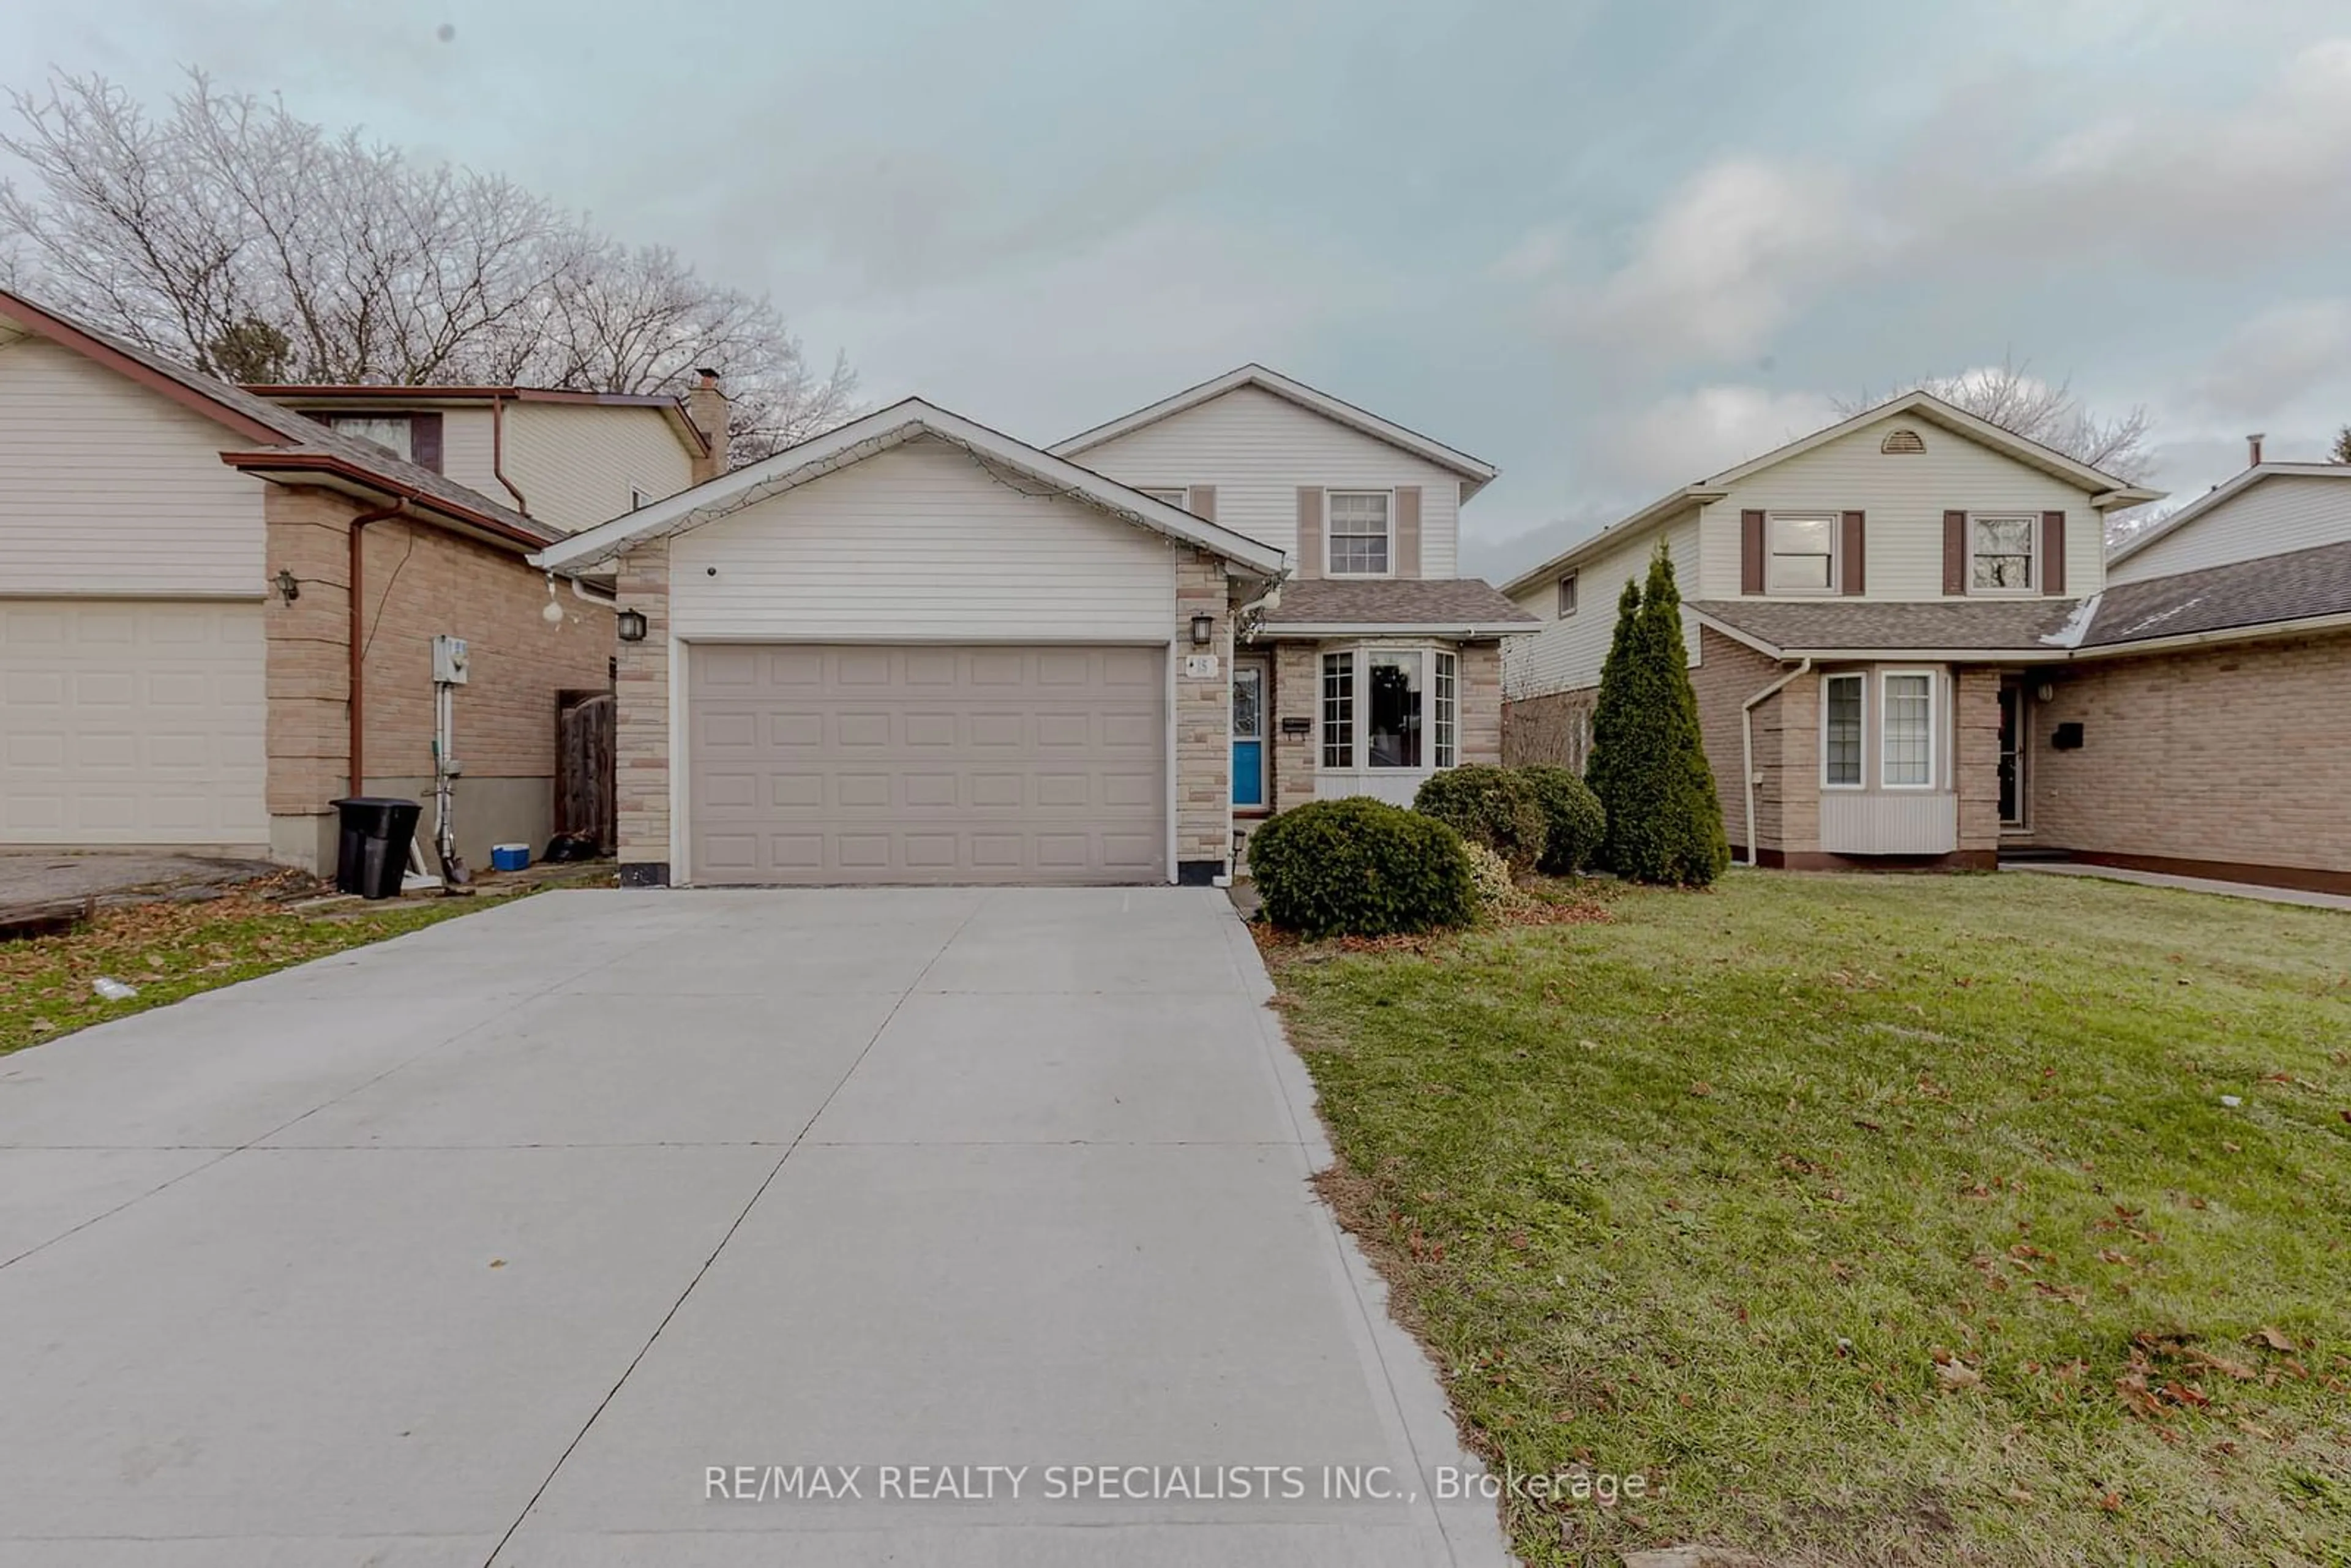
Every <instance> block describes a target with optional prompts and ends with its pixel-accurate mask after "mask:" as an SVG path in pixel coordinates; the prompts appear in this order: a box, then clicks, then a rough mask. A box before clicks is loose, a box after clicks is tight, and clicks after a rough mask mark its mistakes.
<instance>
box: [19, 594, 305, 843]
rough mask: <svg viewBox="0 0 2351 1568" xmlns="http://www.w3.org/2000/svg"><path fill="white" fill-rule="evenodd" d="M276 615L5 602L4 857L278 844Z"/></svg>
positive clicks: (143, 604) (235, 608) (211, 606)
mask: <svg viewBox="0 0 2351 1568" xmlns="http://www.w3.org/2000/svg"><path fill="white" fill-rule="evenodd" d="M265 659H266V653H265V649H264V643H263V638H262V607H261V606H260V605H259V604H235V603H223V602H220V601H210V602H206V601H196V602H193V603H192V602H186V601H182V602H177V603H174V602H170V601H156V600H16V601H13V602H11V601H0V844H11V845H25V844H57V845H90V844H141V845H172V844H190V845H204V846H211V847H224V846H243V847H246V848H251V849H256V850H257V849H259V848H261V847H262V846H265V845H266V844H267V843H268V842H269V819H268V815H267V811H266V806H265V803H264V796H263V781H264V777H265V775H266V770H267V763H266V753H265V747H264V739H265V735H266V727H267V704H266V699H265V696H264V685H265V683H264V663H265Z"/></svg>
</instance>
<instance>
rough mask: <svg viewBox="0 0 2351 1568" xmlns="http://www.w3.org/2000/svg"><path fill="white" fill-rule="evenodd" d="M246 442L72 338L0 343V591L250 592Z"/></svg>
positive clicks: (258, 569) (250, 494)
mask: <svg viewBox="0 0 2351 1568" xmlns="http://www.w3.org/2000/svg"><path fill="white" fill-rule="evenodd" d="M255 444H256V443H255V442H253V441H251V440H250V439H248V438H246V437H245V436H242V435H239V434H236V432H235V431H233V430H231V429H229V428H228V427H227V426H225V425H223V424H219V423H214V421H212V420H209V419H206V418H204V416H203V415H201V414H198V413H193V412H192V411H190V410H188V409H185V408H183V407H181V406H180V405H179V404H177V403H175V402H172V401H171V400H170V399H168V398H165V397H164V396H162V394H161V393H159V392H151V391H149V390H148V389H147V388H145V387H143V386H141V385H140V384H139V383H137V382H133V381H131V380H130V379H129V378H127V377H125V376H121V375H119V374H117V373H116V372H114V371H110V370H108V369H106V368H105V367H103V366H101V365H99V364H97V363H95V362H93V361H89V360H88V359H85V358H83V357H82V356H81V355H79V354H78V353H76V352H74V351H73V350H70V349H65V348H60V347H58V346H57V344H54V343H50V342H47V341H45V340H40V339H37V338H26V339H22V340H18V341H16V342H15V343H12V344H8V345H7V346H5V347H0V594H8V593H15V594H24V593H87V594H224V595H249V596H250V597H252V598H254V599H256V600H258V599H259V598H260V597H261V594H262V590H263V579H264V577H265V576H266V569H265V566H264V564H263V561H262V524H261V490H262V482H261V481H260V480H258V479H254V478H250V477H248V476H246V475H243V474H239V473H237V472H236V471H235V469H233V468H230V467H228V466H226V465H224V464H223V463H222V462H221V460H220V455H221V454H222V453H223V452H226V451H235V450H238V449H240V448H246V447H250V446H253V445H255Z"/></svg>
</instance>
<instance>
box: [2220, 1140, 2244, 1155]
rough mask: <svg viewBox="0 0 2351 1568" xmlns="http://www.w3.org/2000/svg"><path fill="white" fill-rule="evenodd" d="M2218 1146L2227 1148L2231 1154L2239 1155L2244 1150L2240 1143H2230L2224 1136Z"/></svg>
mask: <svg viewBox="0 0 2351 1568" xmlns="http://www.w3.org/2000/svg"><path fill="white" fill-rule="evenodd" d="M2220 1146H2221V1147H2222V1148H2224V1149H2226V1150H2228V1151H2229V1152H2230V1153H2231V1154H2232V1155H2241V1154H2243V1153H2244V1152H2245V1151H2244V1148H2243V1147H2242V1145H2237V1144H2232V1143H2231V1142H2229V1140H2228V1139H2226V1138H2223V1139H2221V1140H2220Z"/></svg>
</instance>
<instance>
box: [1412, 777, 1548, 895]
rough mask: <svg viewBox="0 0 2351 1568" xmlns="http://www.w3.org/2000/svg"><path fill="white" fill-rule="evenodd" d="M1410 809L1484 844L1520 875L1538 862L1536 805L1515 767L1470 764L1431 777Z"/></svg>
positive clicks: (1540, 829)
mask: <svg viewBox="0 0 2351 1568" xmlns="http://www.w3.org/2000/svg"><path fill="white" fill-rule="evenodd" d="M1412 809H1413V810H1416V811H1418V812H1419V813H1421V815H1423V816H1425V817H1434V818H1436V819H1437V821H1440V822H1443V823H1445V824H1446V825H1447V827H1449V828H1451V829H1452V830H1453V831H1455V832H1457V833H1459V834H1460V835H1461V836H1462V837H1463V838H1465V839H1468V841H1470V842H1472V843H1477V844H1483V845H1485V846H1486V847H1487V848H1488V849H1489V850H1491V851H1493V852H1495V853H1496V854H1498V855H1499V856H1501V857H1502V858H1503V859H1504V860H1505V861H1507V862H1510V870H1511V871H1513V872H1515V873H1520V874H1521V875H1523V874H1524V873H1528V872H1531V871H1532V870H1534V869H1535V862H1538V861H1540V860H1541V859H1542V852H1543V834H1544V833H1545V831H1547V824H1546V823H1545V821H1544V820H1543V809H1542V802H1541V801H1540V800H1537V799H1536V798H1535V789H1534V786H1533V785H1531V784H1530V783H1528V782H1527V780H1526V779H1525V778H1524V777H1523V776H1522V775H1521V774H1520V772H1519V771H1518V770H1517V769H1515V768H1493V767H1489V766H1488V765H1486V764H1484V763H1477V762H1473V763H1470V764H1469V765H1468V766H1467V767H1462V768H1446V769H1445V770H1444V771H1443V772H1441V773H1432V774H1430V775H1429V776H1428V780H1427V782H1426V783H1425V784H1423V785H1421V787H1420V793H1419V794H1417V795H1416V796H1414V797H1413V799H1412Z"/></svg>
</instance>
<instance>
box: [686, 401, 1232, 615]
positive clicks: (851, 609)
mask: <svg viewBox="0 0 2351 1568" xmlns="http://www.w3.org/2000/svg"><path fill="white" fill-rule="evenodd" d="M1219 505H1220V506H1221V497H1220V501H1219ZM1174 604H1175V557H1174V553H1173V551H1172V550H1171V549H1170V548H1169V546H1168V544H1167V541H1166V540H1165V538H1162V537H1161V536H1159V535H1157V534H1155V533H1153V532H1151V531H1150V530H1148V529H1146V528H1141V527H1139V526H1137V525H1134V524H1131V523H1124V522H1121V521H1119V520H1118V519H1117V518H1114V517H1108V516H1106V515H1104V514H1103V513H1101V512H1098V511H1096V510H1094V509H1093V508H1092V507H1088V506H1085V505H1083V504H1081V503H1080V502H1076V501H1071V500H1067V499H1063V498H1061V497H1051V496H1030V495H1025V494H1023V493H1021V491H1020V490H1019V489H1017V488H1015V487H1014V486H1012V485H1011V484H1009V483H998V481H997V480H995V479H993V478H991V477H990V476H988V475H987V472H986V471H984V470H983V469H982V468H981V467H980V466H979V465H978V464H977V463H976V462H975V461H973V460H972V458H971V457H970V456H969V455H967V454H965V453H963V452H961V451H959V450H958V449H956V448H955V447H953V446H950V445H948V444H946V443H945V442H940V441H933V440H917V441H912V442H908V443H906V444H904V445H901V446H897V447H893V448H892V449H891V450H889V451H886V452H883V453H879V454H877V455H874V456H872V457H869V458H867V459H865V460H864V461H863V462H861V463H857V464H854V465H851V466H850V467H847V468H843V469H841V470H839V471H837V472H835V473H832V474H829V475H826V476H824V477H823V478H820V479H815V480H811V481H810V482H809V483H808V484H805V485H801V486H797V487H796V488H793V489H790V490H787V491H785V492H784V493H783V494H781V495H779V496H776V497H771V498H769V499H768V500H765V501H761V502H758V503H757V504H756V505H754V506H751V507H746V508H745V509H744V510H742V511H740V512H737V513H736V514H735V515H734V516H732V517H726V518H722V519H721V520H719V521H717V522H715V523H707V524H705V525H704V526H703V527H701V528H695V529H693V530H691V531H690V532H687V533H683V534H680V535H678V536H676V537H675V538H674V540H673V541H672V543H671V545H670V616H671V627H672V630H673V631H674V633H675V634H676V635H677V636H679V637H682V638H685V639H688V640H693V639H695V638H757V637H769V638H793V639H803V640H822V639H828V638H829V639H833V640H858V641H890V640H946V639H964V640H968V641H977V640H982V639H990V638H998V639H1005V640H1010V641H1019V642H1027V643H1039V642H1047V641H1053V642H1061V641H1071V642H1084V641H1095V642H1114V641H1136V642H1150V643H1165V641H1166V640H1167V637H1168V634H1169V630H1170V627H1171V626H1172V624H1173V619H1172V618H1173V613H1174V611H1173V607H1174Z"/></svg>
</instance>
